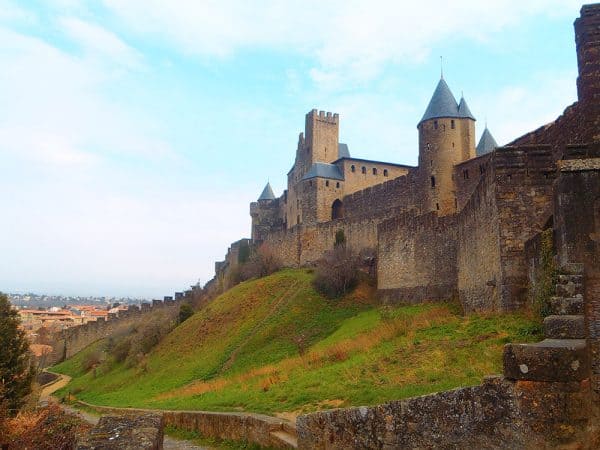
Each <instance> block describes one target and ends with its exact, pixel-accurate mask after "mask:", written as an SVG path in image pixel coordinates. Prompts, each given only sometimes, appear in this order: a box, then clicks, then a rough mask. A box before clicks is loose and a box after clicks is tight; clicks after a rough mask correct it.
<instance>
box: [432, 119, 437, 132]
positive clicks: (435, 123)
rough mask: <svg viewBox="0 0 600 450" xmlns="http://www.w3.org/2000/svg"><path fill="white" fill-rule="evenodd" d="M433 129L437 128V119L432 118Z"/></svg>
mask: <svg viewBox="0 0 600 450" xmlns="http://www.w3.org/2000/svg"><path fill="white" fill-rule="evenodd" d="M433 129H434V130H437V129H438V123H437V120H434V121H433Z"/></svg>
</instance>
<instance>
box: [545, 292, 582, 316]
mask: <svg viewBox="0 0 600 450" xmlns="http://www.w3.org/2000/svg"><path fill="white" fill-rule="evenodd" d="M548 306H549V308H550V313H551V314H553V315H564V314H569V315H571V314H583V296H582V295H577V296H575V297H552V298H551V299H550V301H549V303H548Z"/></svg>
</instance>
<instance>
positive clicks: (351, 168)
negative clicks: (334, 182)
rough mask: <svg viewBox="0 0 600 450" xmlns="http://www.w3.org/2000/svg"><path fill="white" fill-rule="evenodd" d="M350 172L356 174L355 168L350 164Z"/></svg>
mask: <svg viewBox="0 0 600 450" xmlns="http://www.w3.org/2000/svg"><path fill="white" fill-rule="evenodd" d="M350 170H351V171H352V172H356V167H354V164H352V165H351V166H350Z"/></svg>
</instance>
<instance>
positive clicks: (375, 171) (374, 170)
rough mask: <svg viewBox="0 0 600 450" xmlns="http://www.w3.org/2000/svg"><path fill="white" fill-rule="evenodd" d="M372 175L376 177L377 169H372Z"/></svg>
mask: <svg viewBox="0 0 600 450" xmlns="http://www.w3.org/2000/svg"><path fill="white" fill-rule="evenodd" d="M373 175H377V168H376V167H373Z"/></svg>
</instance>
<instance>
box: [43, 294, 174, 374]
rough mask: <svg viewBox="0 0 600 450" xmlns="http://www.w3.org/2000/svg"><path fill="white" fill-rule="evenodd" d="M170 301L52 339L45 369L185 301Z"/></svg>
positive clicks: (111, 315) (112, 316) (130, 310)
mask: <svg viewBox="0 0 600 450" xmlns="http://www.w3.org/2000/svg"><path fill="white" fill-rule="evenodd" d="M178 297H179V298H177V299H175V300H174V299H172V298H171V297H166V298H165V300H164V301H163V300H153V301H152V303H142V304H141V306H139V307H138V306H136V305H130V306H129V308H128V309H127V310H123V311H119V313H109V315H108V318H107V319H106V320H105V319H104V318H103V317H99V318H98V319H97V320H96V321H90V322H87V323H85V324H83V325H77V326H73V327H70V328H65V329H64V330H61V331H59V332H57V333H56V334H55V335H54V337H53V339H52V352H51V353H50V354H49V355H47V357H46V359H45V365H46V366H51V365H54V364H56V363H58V362H60V361H63V360H64V359H66V358H70V357H71V356H73V355H74V354H76V353H77V352H79V351H81V350H83V349H84V348H86V347H87V346H88V345H90V344H93V343H94V342H96V341H98V340H100V339H104V338H106V337H109V336H112V335H114V334H117V333H119V332H122V331H124V330H126V329H127V328H129V327H132V326H133V325H136V324H137V323H139V322H141V321H142V320H144V318H145V317H147V315H148V314H151V313H152V312H154V311H157V310H162V309H165V308H173V309H177V310H178V308H179V306H180V303H181V301H182V300H183V297H182V296H178Z"/></svg>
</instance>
